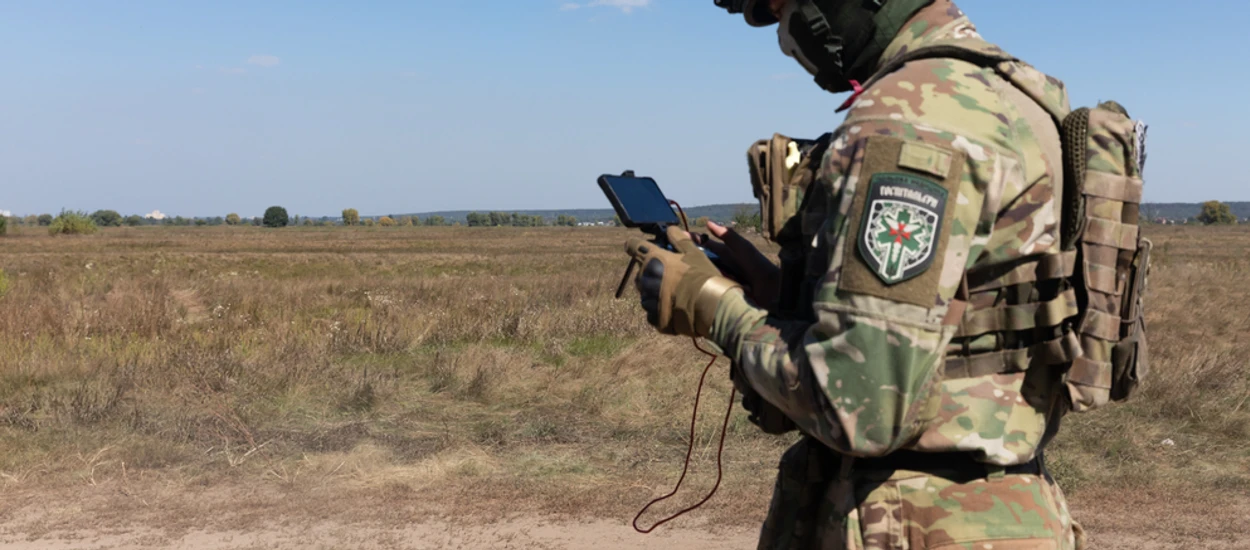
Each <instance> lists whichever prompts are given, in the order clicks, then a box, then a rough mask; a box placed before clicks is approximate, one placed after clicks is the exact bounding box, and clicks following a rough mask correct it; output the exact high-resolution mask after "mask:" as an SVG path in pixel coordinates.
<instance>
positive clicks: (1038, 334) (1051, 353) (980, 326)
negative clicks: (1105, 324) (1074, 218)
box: [944, 251, 1081, 379]
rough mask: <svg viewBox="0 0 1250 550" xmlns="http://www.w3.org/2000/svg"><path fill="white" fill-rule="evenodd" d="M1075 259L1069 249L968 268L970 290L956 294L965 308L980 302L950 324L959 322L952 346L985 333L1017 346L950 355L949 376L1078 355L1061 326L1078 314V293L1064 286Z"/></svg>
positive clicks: (998, 370) (1056, 361) (1069, 334)
mask: <svg viewBox="0 0 1250 550" xmlns="http://www.w3.org/2000/svg"><path fill="white" fill-rule="evenodd" d="M1076 259H1077V258H1076V252H1075V251H1071V252H1066V253H1061V254H1046V255H1042V256H1033V257H1029V258H1023V259H1020V260H1017V261H1015V262H1010V263H1004V264H997V265H991V266H987V267H982V268H978V269H973V270H970V271H969V272H968V273H967V274H966V276H965V281H966V282H967V285H968V290H967V291H966V292H965V291H963V290H961V293H963V295H961V296H958V298H959V299H960V301H961V303H960V307H961V308H962V307H965V304H964V303H963V302H968V303H974V304H982V305H981V306H980V307H974V308H969V309H967V310H966V311H965V312H964V313H963V314H962V315H961V316H960V318H959V319H957V320H956V321H957V322H956V323H950V324H957V325H958V328H956V331H955V335H954V340H952V345H951V347H952V348H959V347H960V346H961V342H962V343H964V344H966V343H967V342H969V341H971V340H974V339H977V338H978V337H984V336H986V335H995V337H996V338H997V340H998V341H999V342H1000V343H1001V342H1005V341H1008V340H1009V341H1011V342H1014V343H1015V345H1014V346H1013V347H1010V348H1008V349H998V350H994V351H979V352H976V353H971V352H967V351H965V352H954V353H949V354H948V355H947V357H946V366H945V374H944V376H945V378H946V379H957V378H974V377H980V376H987V375H992V374H1008V373H1014V372H1023V371H1025V370H1028V368H1029V366H1030V365H1033V364H1038V363H1039V362H1040V363H1041V364H1047V365H1057V364H1064V363H1069V362H1071V361H1072V360H1073V359H1075V358H1076V357H1079V356H1080V355H1081V349H1080V341H1079V340H1078V339H1077V336H1076V334H1075V333H1073V332H1072V331H1070V330H1064V329H1062V327H1063V326H1064V325H1065V324H1067V323H1069V320H1070V319H1073V318H1075V317H1076V316H1077V315H1079V313H1080V309H1079V305H1078V303H1077V298H1076V293H1075V291H1074V290H1073V289H1072V288H1071V286H1070V285H1068V284H1066V281H1068V280H1069V279H1070V278H1071V277H1073V275H1074V274H1075V270H1076ZM987 303H989V304H992V305H984V304H987ZM1007 335H1011V336H1010V337H1008V336H1007ZM1030 342H1034V343H1030Z"/></svg>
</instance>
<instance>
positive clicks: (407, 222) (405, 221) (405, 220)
mask: <svg viewBox="0 0 1250 550" xmlns="http://www.w3.org/2000/svg"><path fill="white" fill-rule="evenodd" d="M413 219H414V217H413V216H403V217H401V218H399V225H402V226H404V227H412V226H413V225H416V224H415V223H414V222H413ZM418 221H420V220H418Z"/></svg>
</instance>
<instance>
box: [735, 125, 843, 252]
mask: <svg viewBox="0 0 1250 550" xmlns="http://www.w3.org/2000/svg"><path fill="white" fill-rule="evenodd" d="M831 136H832V135H831V134H825V135H823V136H821V137H820V138H818V139H815V140H810V139H793V138H789V137H786V136H783V135H781V134H773V137H772V138H771V139H764V140H759V141H757V142H755V143H753V144H751V147H750V148H749V149H747V166H748V168H749V169H750V172H751V191H752V192H753V193H754V195H755V198H756V200H758V201H759V203H760V228H761V229H762V230H763V233H764V236H765V237H767V238H768V239H769V240H771V241H774V242H776V241H778V239H779V238H780V237H781V236H782V232H783V229H784V228H785V227H786V224H787V222H789V221H790V219H791V218H794V217H795V216H796V215H797V214H798V213H799V206H800V205H801V204H802V203H803V197H804V195H805V193H806V191H807V187H808V186H809V185H811V183H812V181H814V180H815V179H816V170H817V169H818V168H819V167H820V161H821V157H823V156H824V151H825V150H826V149H827V148H828V144H829V141H830V139H831Z"/></svg>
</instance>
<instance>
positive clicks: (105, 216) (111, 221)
mask: <svg viewBox="0 0 1250 550" xmlns="http://www.w3.org/2000/svg"><path fill="white" fill-rule="evenodd" d="M91 221H94V222H95V224H96V225H98V226H100V227H121V225H122V215H121V214H118V213H117V211H116V210H96V211H95V212H92V213H91Z"/></svg>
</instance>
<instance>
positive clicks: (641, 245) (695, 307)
mask: <svg viewBox="0 0 1250 550" xmlns="http://www.w3.org/2000/svg"><path fill="white" fill-rule="evenodd" d="M667 236H668V241H669V242H670V243H672V245H673V248H675V249H677V251H676V252H670V251H668V250H665V249H663V248H661V247H660V246H659V245H656V244H655V243H653V242H651V241H647V240H644V239H641V238H633V239H630V240H629V242H627V243H625V252H626V253H628V254H629V255H630V256H633V258H634V259H635V260H638V261H639V263H641V264H642V272H641V273H639V275H638V278H637V279H636V280H635V284H636V285H637V286H638V292H639V294H640V300H641V302H642V308H643V309H644V310H646V312H647V322H648V323H650V324H651V326H654V327H655V328H656V329H658V330H659V331H660V332H662V333H664V334H679V335H684V336H707V334H708V331H709V329H710V328H711V326H712V321H713V319H714V318H715V317H716V306H717V305H718V304H719V303H720V299H721V296H724V295H725V293H726V292H729V291H730V290H731V289H734V288H740V287H741V285H739V284H738V283H736V282H734V281H732V280H730V279H727V278H725V277H722V276H721V273H720V270H718V269H716V266H715V265H712V261H711V260H709V259H708V257H707V256H706V255H704V254H703V251H701V250H699V246H698V245H696V244H695V243H694V241H692V240H690V235H688V234H687V233H686V232H685V231H682V230H681V229H679V228H677V227H676V226H670V227H669V228H668V235H667Z"/></svg>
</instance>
